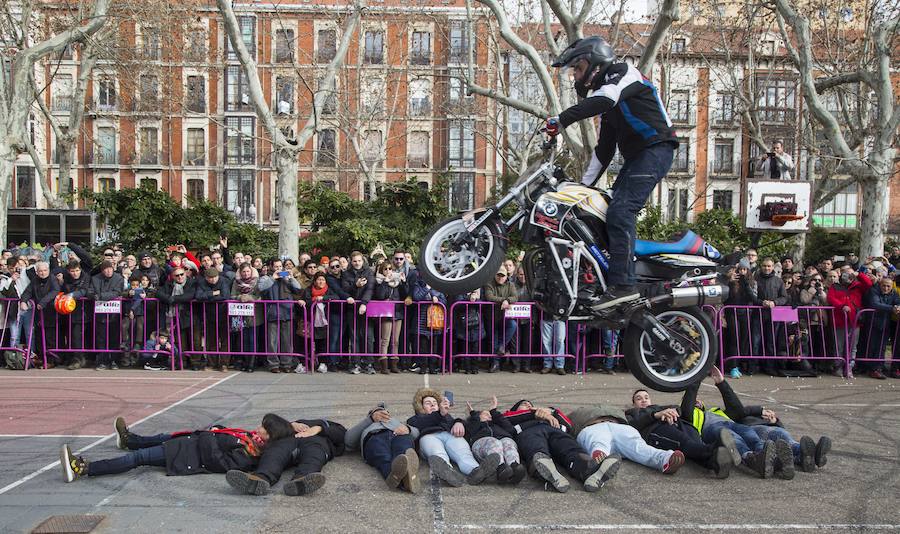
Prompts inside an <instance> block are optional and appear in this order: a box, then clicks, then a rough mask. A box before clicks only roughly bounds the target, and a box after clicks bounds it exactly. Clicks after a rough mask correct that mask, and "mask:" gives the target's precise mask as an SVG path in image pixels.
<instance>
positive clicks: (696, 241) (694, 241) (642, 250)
mask: <svg viewBox="0 0 900 534" xmlns="http://www.w3.org/2000/svg"><path fill="white" fill-rule="evenodd" d="M704 245H706V241H704V240H703V238H702V237H700V236H699V235H697V234H695V233H694V232H692V231H690V230H688V231H687V232H685V234H684V235H683V236H681V238H680V239H678V240H677V241H644V240H643V239H635V241H634V254H635V256H652V255H654V254H690V255H696V256H704V255H705V253H704V250H705V247H704Z"/></svg>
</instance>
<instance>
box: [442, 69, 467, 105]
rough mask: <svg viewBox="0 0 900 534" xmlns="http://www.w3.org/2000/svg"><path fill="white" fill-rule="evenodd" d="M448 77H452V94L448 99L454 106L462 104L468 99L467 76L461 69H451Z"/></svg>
mask: <svg viewBox="0 0 900 534" xmlns="http://www.w3.org/2000/svg"><path fill="white" fill-rule="evenodd" d="M448 76H449V77H450V94H449V95H447V96H448V99H449V100H450V102H452V103H454V104H460V103H462V102H463V101H464V99H465V98H467V96H466V80H465V76H464V75H463V72H462V71H461V70H459V69H451V70H450V72H449V74H448Z"/></svg>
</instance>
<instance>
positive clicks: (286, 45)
mask: <svg viewBox="0 0 900 534" xmlns="http://www.w3.org/2000/svg"><path fill="white" fill-rule="evenodd" d="M293 62H294V30H275V63H293Z"/></svg>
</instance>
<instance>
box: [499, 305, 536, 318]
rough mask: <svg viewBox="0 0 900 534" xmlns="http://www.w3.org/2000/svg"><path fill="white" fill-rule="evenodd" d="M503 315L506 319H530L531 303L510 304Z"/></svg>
mask: <svg viewBox="0 0 900 534" xmlns="http://www.w3.org/2000/svg"><path fill="white" fill-rule="evenodd" d="M504 317H505V318H507V319H531V304H510V305H509V308H507V309H506V314H505V315H504Z"/></svg>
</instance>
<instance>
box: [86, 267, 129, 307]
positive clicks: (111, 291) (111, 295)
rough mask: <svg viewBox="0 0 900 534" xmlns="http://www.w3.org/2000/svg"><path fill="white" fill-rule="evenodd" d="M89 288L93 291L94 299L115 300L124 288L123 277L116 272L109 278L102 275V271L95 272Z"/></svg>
mask: <svg viewBox="0 0 900 534" xmlns="http://www.w3.org/2000/svg"><path fill="white" fill-rule="evenodd" d="M91 288H92V289H93V291H94V299H96V300H115V299H117V298H120V297H121V296H122V291H124V289H125V279H124V278H122V275H121V274H119V273H116V272H114V273H113V274H112V276H110V277H109V278H107V277H105V276H103V273H100V274H96V275H94V276H93V277H92V278H91Z"/></svg>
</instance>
